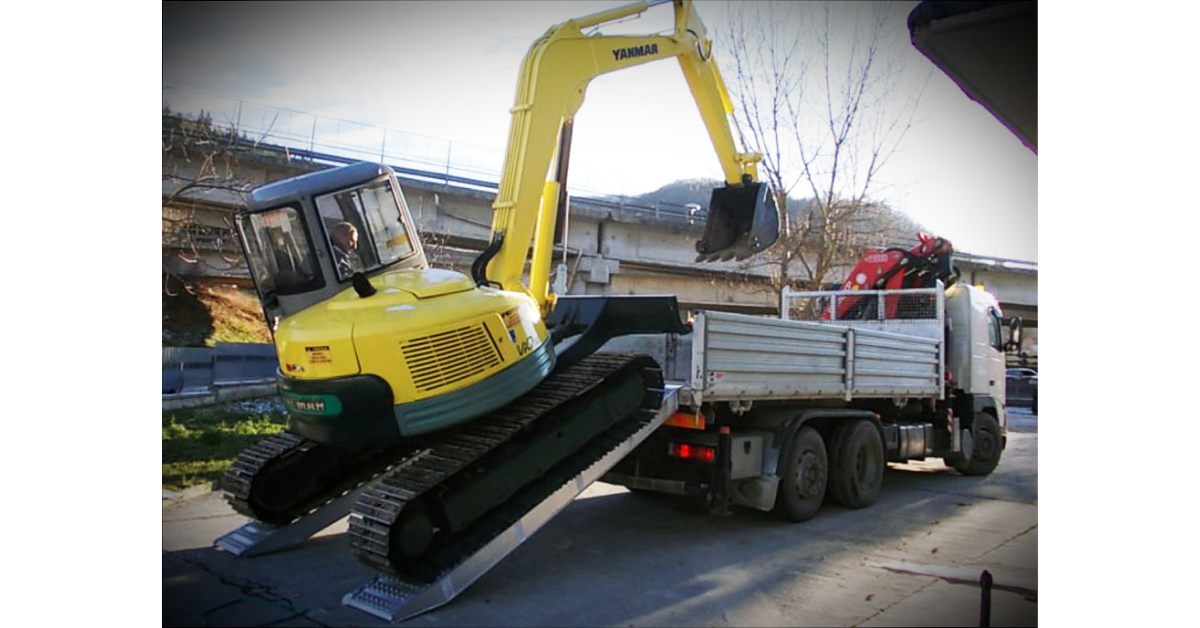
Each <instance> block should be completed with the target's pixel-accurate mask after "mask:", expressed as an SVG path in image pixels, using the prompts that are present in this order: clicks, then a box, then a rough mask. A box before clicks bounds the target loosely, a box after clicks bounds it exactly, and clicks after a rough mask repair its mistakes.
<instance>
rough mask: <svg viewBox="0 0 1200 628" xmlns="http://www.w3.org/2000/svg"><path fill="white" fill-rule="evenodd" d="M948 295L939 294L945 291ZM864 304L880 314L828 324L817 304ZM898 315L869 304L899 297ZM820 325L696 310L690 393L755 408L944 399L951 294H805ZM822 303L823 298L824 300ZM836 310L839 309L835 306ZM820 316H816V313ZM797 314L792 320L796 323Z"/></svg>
mask: <svg viewBox="0 0 1200 628" xmlns="http://www.w3.org/2000/svg"><path fill="white" fill-rule="evenodd" d="M939 288H940V287H939ZM851 296H853V297H858V298H860V299H864V303H867V306H864V307H861V308H859V310H860V311H861V312H864V313H868V314H871V313H873V314H874V315H873V316H870V317H865V318H863V319H859V320H836V321H835V320H823V319H821V318H820V312H821V310H820V309H818V307H821V306H814V305H812V303H824V306H823V307H825V308H828V309H827V311H836V309H834V308H836V299H837V298H848V297H851ZM900 297H904V299H903V301H900V302H897V303H896V304H895V305H899V307H892V308H876V310H878V311H886V310H888V309H891V310H893V312H894V313H898V314H899V316H897V317H894V318H892V319H888V318H886V317H884V318H880V317H879V315H878V312H877V311H874V310H871V308H870V307H869V300H871V299H875V300H876V302H877V303H883V304H886V303H887V300H888V299H900ZM796 298H799V299H806V300H807V302H804V303H802V305H801V308H800V311H804V309H807V311H808V312H809V315H810V317H811V318H817V320H808V321H803V320H788V319H776V318H767V317H758V316H749V315H744V314H732V313H726V312H709V311H704V312H697V313H696V314H695V322H694V338H693V341H692V372H691V382H690V384H691V386H690V390H691V395H692V398H693V401H694V402H695V403H696V404H699V403H702V402H704V401H755V400H797V399H823V398H824V399H845V400H847V401H849V400H851V399H854V398H893V397H922V398H935V399H941V398H942V395H943V394H944V390H943V386H942V382H943V378H944V375H945V344H944V342H943V340H942V334H943V321H944V297H943V296H942V293H941V291H940V289H936V288H935V289H920V290H899V291H878V292H876V291H854V292H852V293H850V292H841V293H839V292H807V293H790V294H789V293H788V292H786V291H785V294H784V300H783V303H784V311H785V312H787V311H788V308H789V305H790V306H791V309H792V310H793V312H795V311H796V309H797V308H796V307H795V302H794V301H792V299H796ZM822 300H823V301H822ZM830 306H832V307H830ZM814 313H815V316H813V314H814ZM794 315H795V314H793V316H794Z"/></svg>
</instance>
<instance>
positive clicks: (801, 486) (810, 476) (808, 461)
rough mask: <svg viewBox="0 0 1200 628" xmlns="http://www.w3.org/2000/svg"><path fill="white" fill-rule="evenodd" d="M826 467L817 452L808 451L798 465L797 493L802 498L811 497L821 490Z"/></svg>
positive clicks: (801, 457)
mask: <svg viewBox="0 0 1200 628" xmlns="http://www.w3.org/2000/svg"><path fill="white" fill-rule="evenodd" d="M824 475H825V469H824V467H823V465H822V464H821V459H820V457H819V456H817V455H816V454H815V453H813V452H811V451H806V452H804V454H803V455H802V456H800V464H798V465H796V494H797V495H799V496H800V497H801V498H802V499H811V498H813V497H816V496H817V495H818V494H820V492H821V487H822V486H823V485H824V481H823V478H824Z"/></svg>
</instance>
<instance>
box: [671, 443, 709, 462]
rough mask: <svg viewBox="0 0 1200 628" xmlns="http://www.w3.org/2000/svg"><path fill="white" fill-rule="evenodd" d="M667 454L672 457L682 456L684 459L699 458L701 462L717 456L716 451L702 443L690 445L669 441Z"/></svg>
mask: <svg viewBox="0 0 1200 628" xmlns="http://www.w3.org/2000/svg"><path fill="white" fill-rule="evenodd" d="M667 454H668V455H669V456H671V457H672V458H683V459H684V460H701V461H703V462H712V461H713V460H715V459H716V457H717V452H716V450H715V449H714V448H712V447H705V446H704V445H691V444H688V443H671V444H670V447H669V449H668V450H667Z"/></svg>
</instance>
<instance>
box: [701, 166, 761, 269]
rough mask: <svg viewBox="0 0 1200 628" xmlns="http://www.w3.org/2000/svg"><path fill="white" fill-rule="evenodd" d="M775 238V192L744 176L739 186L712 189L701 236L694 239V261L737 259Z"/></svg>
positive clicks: (753, 252)
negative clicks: (695, 240) (698, 238)
mask: <svg viewBox="0 0 1200 628" xmlns="http://www.w3.org/2000/svg"><path fill="white" fill-rule="evenodd" d="M778 239H779V209H778V208H777V207H776V205H775V195H774V194H773V193H772V191H771V189H770V187H768V186H767V185H766V184H765V183H760V182H754V181H752V180H751V179H750V177H749V176H748V175H747V176H745V177H743V180H742V184H741V185H740V186H732V185H726V186H725V187H723V188H715V189H713V193H712V200H711V201H710V202H709V205H708V220H707V222H705V225H704V237H703V238H702V239H700V240H699V241H698V242H696V252H697V253H698V255H697V256H696V261H697V262H715V261H726V260H729V259H736V260H738V261H741V260H743V259H746V258H747V257H750V256H751V255H754V254H756V253H761V252H762V251H764V250H766V249H767V248H768V247H770V246H771V245H772V244H775V241H776V240H778Z"/></svg>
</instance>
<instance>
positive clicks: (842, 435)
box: [829, 419, 887, 508]
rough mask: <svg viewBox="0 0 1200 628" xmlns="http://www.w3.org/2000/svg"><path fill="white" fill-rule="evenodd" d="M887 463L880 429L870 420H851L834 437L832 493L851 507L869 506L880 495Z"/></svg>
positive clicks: (831, 461) (830, 480) (831, 456)
mask: <svg viewBox="0 0 1200 628" xmlns="http://www.w3.org/2000/svg"><path fill="white" fill-rule="evenodd" d="M886 467H887V459H886V458H885V457H884V453H883V439H882V438H880V436H879V430H877V429H875V425H874V424H873V423H871V422H870V421H867V420H863V419H858V420H855V421H851V422H850V423H847V424H846V425H843V426H842V427H841V429H840V430H838V432H837V436H836V438H835V439H834V443H833V450H832V452H831V455H830V457H829V492H830V495H831V496H832V497H833V500H834V501H836V502H837V503H839V504H841V505H843V506H845V507H847V508H866V507H867V506H870V505H871V504H873V503H875V498H877V497H878V496H879V487H880V486H881V485H882V484H883V470H884V469H885V468H886Z"/></svg>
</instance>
